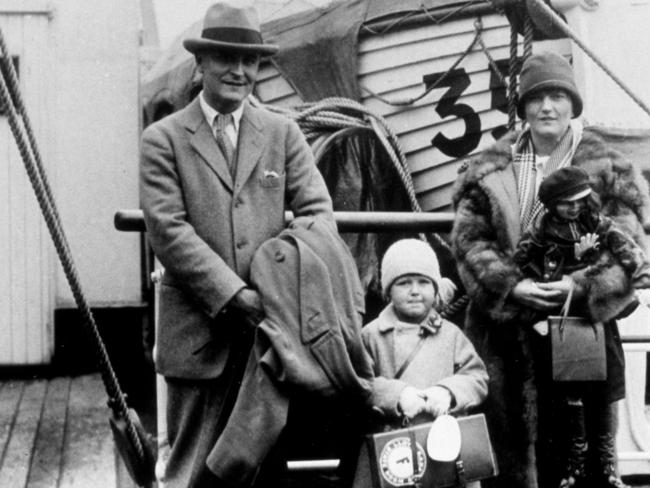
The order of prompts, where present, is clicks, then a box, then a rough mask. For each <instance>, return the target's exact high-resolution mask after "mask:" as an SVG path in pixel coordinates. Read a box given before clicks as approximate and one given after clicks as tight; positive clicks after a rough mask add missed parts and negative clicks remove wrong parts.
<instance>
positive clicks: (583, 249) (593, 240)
mask: <svg viewBox="0 0 650 488" xmlns="http://www.w3.org/2000/svg"><path fill="white" fill-rule="evenodd" d="M599 247H600V243H599V242H598V235H597V234H592V233H589V234H585V235H583V236H582V237H580V242H576V243H575V244H574V245H573V249H574V251H575V255H576V259H577V260H578V261H580V260H581V259H582V257H583V256H584V255H585V253H587V252H588V251H591V250H594V251H596V250H598V248H599Z"/></svg>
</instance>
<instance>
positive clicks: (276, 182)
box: [260, 169, 284, 188]
mask: <svg viewBox="0 0 650 488" xmlns="http://www.w3.org/2000/svg"><path fill="white" fill-rule="evenodd" d="M283 176H284V175H283V174H282V175H280V174H278V173H277V171H274V170H269V169H265V170H264V172H263V173H262V178H260V184H261V185H262V186H264V187H266V188H274V187H277V186H280V182H281V181H282V179H283V178H282V177H283Z"/></svg>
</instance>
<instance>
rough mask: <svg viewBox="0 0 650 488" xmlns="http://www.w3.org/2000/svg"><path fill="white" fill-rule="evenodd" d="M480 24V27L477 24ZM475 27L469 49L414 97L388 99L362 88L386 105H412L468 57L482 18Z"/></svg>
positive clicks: (479, 33)
mask: <svg viewBox="0 0 650 488" xmlns="http://www.w3.org/2000/svg"><path fill="white" fill-rule="evenodd" d="M477 24H478V25H480V27H478V26H477ZM474 28H475V29H476V34H475V35H474V38H473V39H472V42H470V44H469V46H467V49H465V51H464V52H463V53H462V54H461V55H460V56H459V57H458V59H456V61H454V64H452V65H451V67H450V68H449V69H448V70H447V71H445V72H444V73H443V74H442V75H441V76H439V77H438V78H437V79H436V81H435V82H434V83H432V84H431V86H429V87H428V88H427V89H426V90H424V91H423V92H422V93H421V94H420V95H418V96H417V97H414V98H410V99H406V100H399V99H397V100H388V99H387V98H384V97H383V96H382V95H379V94H378V93H375V92H374V91H373V90H371V89H370V88H368V87H366V86H363V85H361V86H360V88H361V89H362V90H363V91H365V92H366V93H368V94H369V95H370V96H372V97H373V98H376V99H377V100H379V101H380V102H383V103H385V104H386V105H391V106H393V107H408V106H410V105H413V104H414V103H415V102H417V101H419V100H422V99H423V98H424V97H426V96H427V95H428V94H429V93H431V92H432V91H433V90H435V89H436V88H438V85H440V83H441V82H442V81H443V80H444V79H445V78H447V76H449V74H450V73H451V72H452V71H453V70H455V69H456V68H457V67H458V65H459V64H460V63H461V62H462V61H463V59H465V58H466V57H467V55H468V54H469V53H470V52H471V51H472V50H473V49H474V46H476V43H477V42H478V39H479V37H480V35H481V30H482V24H481V22H480V19H479V20H477V22H475V23H474Z"/></svg>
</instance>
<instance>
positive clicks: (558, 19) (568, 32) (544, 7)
mask: <svg viewBox="0 0 650 488" xmlns="http://www.w3.org/2000/svg"><path fill="white" fill-rule="evenodd" d="M532 1H533V2H534V4H535V6H536V7H538V8H539V9H540V10H541V11H542V12H543V13H544V14H545V15H546V16H547V17H548V18H550V19H551V20H552V21H553V24H554V25H555V26H556V27H558V28H559V29H560V30H561V31H562V32H563V33H564V34H565V35H566V36H567V37H570V38H571V40H573V42H575V43H576V44H577V45H578V47H579V48H580V49H582V51H584V53H585V54H586V55H587V56H589V57H590V58H591V60H592V61H593V62H594V63H596V65H598V67H599V68H600V69H602V70H603V71H604V72H605V73H606V74H607V75H608V76H609V77H610V78H611V79H612V80H613V81H614V83H616V84H617V85H618V86H619V88H621V89H622V90H623V91H624V92H625V93H626V94H627V95H628V96H629V97H630V98H631V99H632V100H634V102H636V104H637V105H638V106H639V107H640V108H641V109H642V110H643V111H644V112H645V113H647V114H648V115H650V108H649V107H648V106H647V105H646V104H645V102H644V101H643V100H641V99H640V98H639V97H638V96H636V95H635V94H634V93H633V92H632V90H630V89H629V88H628V87H627V85H625V83H623V81H622V80H621V79H620V78H619V77H618V76H616V75H615V74H614V73H613V72H612V71H611V70H610V69H609V68H608V67H607V66H606V65H605V63H603V61H602V60H601V59H600V58H599V57H598V56H596V55H595V54H594V53H593V52H592V51H591V49H589V48H588V47H587V46H586V45H585V43H584V42H582V41H581V40H580V38H579V37H578V36H577V34H576V33H575V32H574V31H573V29H571V27H569V26H568V25H567V24H566V23H565V22H564V21H563V20H562V18H561V17H560V16H559V15H557V14H556V13H555V12H554V11H553V10H552V9H551V8H550V7H549V6H548V5H546V4H545V3H544V2H542V1H540V0H532Z"/></svg>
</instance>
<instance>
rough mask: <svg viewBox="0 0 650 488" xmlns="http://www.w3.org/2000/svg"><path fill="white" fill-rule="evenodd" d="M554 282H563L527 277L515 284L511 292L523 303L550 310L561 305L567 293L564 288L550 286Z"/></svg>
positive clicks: (536, 308) (538, 308)
mask: <svg viewBox="0 0 650 488" xmlns="http://www.w3.org/2000/svg"><path fill="white" fill-rule="evenodd" d="M554 283H561V282H559V281H553V282H550V283H536V282H534V281H533V280H531V279H530V278H525V279H523V280H521V281H520V282H519V283H517V284H516V285H515V287H514V288H513V289H512V291H511V292H510V294H511V295H512V297H513V298H514V299H515V300H517V301H518V302H519V303H521V304H522V305H526V306H527V307H530V308H534V309H535V310H542V311H549V310H552V309H554V308H556V307H557V306H558V305H560V304H561V303H562V300H563V298H566V293H563V291H562V289H559V288H556V287H555V286H550V285H553V284H554ZM567 290H568V289H567Z"/></svg>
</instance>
